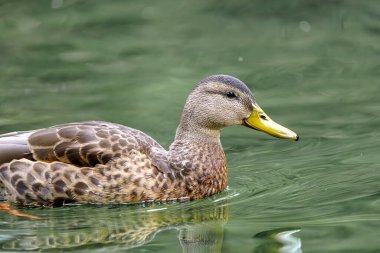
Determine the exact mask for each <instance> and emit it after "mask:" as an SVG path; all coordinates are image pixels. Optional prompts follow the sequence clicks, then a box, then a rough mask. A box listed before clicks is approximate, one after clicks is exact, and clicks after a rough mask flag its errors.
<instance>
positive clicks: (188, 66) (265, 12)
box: [0, 0, 380, 253]
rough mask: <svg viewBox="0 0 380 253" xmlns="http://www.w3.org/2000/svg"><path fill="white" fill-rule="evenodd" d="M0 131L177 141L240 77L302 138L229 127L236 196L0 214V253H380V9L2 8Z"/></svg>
mask: <svg viewBox="0 0 380 253" xmlns="http://www.w3.org/2000/svg"><path fill="white" fill-rule="evenodd" d="M0 17H1V18H0V88H1V93H0V132H1V133H5V132H10V131H16V130H28V129H36V128H41V127H45V126H49V125H54V124H58V123H64V122H72V121H80V120H106V121H112V122H117V123H122V124H125V125H128V126H131V127H134V128H138V129H140V130H143V131H144V132H146V133H148V134H149V135H151V136H152V137H154V138H155V139H156V140H157V141H159V142H160V143H161V144H162V145H163V146H165V147H168V146H169V145H170V143H171V142H172V140H173V137H174V132H175V129H176V126H177V124H178V121H179V117H180V113H181V110H182V106H183V104H184V100H185V99H186V96H187V95H188V93H189V92H190V91H191V89H192V87H193V86H194V85H195V84H196V82H197V81H199V80H200V79H202V78H203V77H205V76H207V75H209V74H215V73H224V74H230V75H234V76H236V77H238V78H240V79H242V80H243V81H244V82H246V83H247V85H248V86H249V87H250V88H251V89H252V90H253V92H254V94H255V95H256V97H257V100H258V102H259V104H260V105H261V107H262V108H263V109H264V110H265V111H266V112H267V113H268V114H269V115H270V116H271V117H272V118H273V119H274V120H276V121H278V122H280V123H282V124H283V125H285V126H287V127H289V128H291V129H292V130H294V131H296V132H297V133H298V134H299V135H300V137H301V140H300V141H299V142H291V141H284V140H277V139H274V138H272V137H270V136H266V135H264V134H262V133H259V132H256V131H253V130H251V129H247V128H243V127H231V128H229V129H225V130H223V133H222V142H223V145H224V148H225V152H226V155H227V157H228V159H229V189H228V190H227V191H226V192H224V193H222V194H220V195H216V196H214V197H211V198H208V199H204V200H200V201H193V202H188V203H174V204H155V205H150V206H141V205H138V206H128V205H125V206H91V205H90V206H87V205H86V206H69V207H62V208H54V209H49V208H35V209H27V210H23V212H25V213H28V214H32V215H37V216H40V217H42V218H43V219H42V220H29V219H26V218H22V217H15V216H10V215H8V214H6V213H4V212H0V251H2V252H14V251H24V250H33V251H39V252H41V251H42V252H70V251H71V252H156V253H158V252H380V240H379V235H380V234H379V231H380V230H379V228H380V198H379V196H380V191H379V190H380V172H379V167H380V166H379V164H380V156H379V151H380V148H379V144H380V142H379V141H380V138H379V137H380V132H379V127H380V116H379V112H380V104H379V101H380V2H379V1H375V0H373V1H353V0H352V1H339V0H335V1H316V0H314V1H297V0H290V1H282V0H276V1H248V0H247V1H220V0H218V1H217V0H215V1H169V0H166V1H74V0H71V1H66V0H65V1H60V0H53V1H0Z"/></svg>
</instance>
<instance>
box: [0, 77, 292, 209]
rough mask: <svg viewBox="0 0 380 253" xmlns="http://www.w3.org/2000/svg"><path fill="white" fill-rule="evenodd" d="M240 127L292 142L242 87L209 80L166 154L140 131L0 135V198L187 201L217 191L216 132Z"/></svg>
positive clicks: (57, 202)
mask: <svg viewBox="0 0 380 253" xmlns="http://www.w3.org/2000/svg"><path fill="white" fill-rule="evenodd" d="M234 125H242V126H245V127H248V128H251V129H254V130H258V131H261V132H264V133H267V134H269V135H272V136H274V137H277V138H282V139H289V140H296V141H297V140H298V139H299V137H298V135H297V134H296V133H295V132H293V131H292V130H290V129H288V128H286V127H284V126H281V125H280V124H278V123H276V122H275V121H273V120H272V119H271V118H270V117H269V116H268V115H267V114H266V113H265V112H264V111H263V110H262V109H261V108H260V106H259V105H258V103H257V101H256V98H255V97H254V95H253V94H252V92H251V91H250V89H249V88H248V87H247V85H246V84H245V83H244V82H243V81H241V80H239V79H237V78H235V77H233V76H229V75H224V74H217V75H211V76H208V77H206V78H204V79H203V80H201V81H200V82H199V83H198V84H196V85H195V87H194V88H193V90H192V91H191V93H190V95H189V96H188V98H187V100H186V102H185V105H184V109H183V112H182V116H181V119H180V122H179V125H178V128H177V130H176V134H175V138H174V141H173V143H172V144H171V145H170V147H169V149H168V150H166V149H165V148H163V147H162V146H161V145H160V144H159V143H158V142H157V141H155V140H154V139H153V138H152V137H150V136H149V135H147V134H145V133H143V132H142V131H140V130H137V129H134V128H131V127H128V126H124V125H121V124H116V123H110V122H104V121H85V122H75V123H67V124H61V125H55V126H51V127H47V128H42V129H37V130H31V131H22V132H12V133H6V134H2V135H0V199H2V200H3V201H6V202H8V203H11V204H15V205H18V206H62V205H65V204H69V203H78V204H80V203H140V202H147V203H148V202H168V201H175V202H177V201H180V202H182V201H189V200H196V199H201V198H205V197H208V196H211V195H214V194H217V193H220V192H222V191H224V190H225V189H226V187H227V184H228V174H227V159H226V155H225V153H224V151H223V147H222V144H221V141H220V135H221V130H222V129H223V128H225V127H228V126H234Z"/></svg>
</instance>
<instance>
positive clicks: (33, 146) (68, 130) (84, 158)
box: [0, 121, 164, 167]
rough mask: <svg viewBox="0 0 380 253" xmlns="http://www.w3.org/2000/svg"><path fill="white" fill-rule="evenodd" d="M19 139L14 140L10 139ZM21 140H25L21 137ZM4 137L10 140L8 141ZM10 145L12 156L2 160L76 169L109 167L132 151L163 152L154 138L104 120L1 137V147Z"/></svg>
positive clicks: (4, 157) (6, 156) (5, 156)
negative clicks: (41, 163)
mask: <svg viewBox="0 0 380 253" xmlns="http://www.w3.org/2000/svg"><path fill="white" fill-rule="evenodd" d="M16 137H17V138H18V139H17V141H16V140H11V138H13V139H15V138H16ZM21 137H22V138H21ZM2 138H8V139H7V140H5V139H3V141H1V140H2ZM2 142H3V145H7V147H8V148H9V149H8V153H10V154H9V155H3V158H2V159H1V157H0V161H1V162H2V163H4V162H6V160H7V159H8V162H9V161H10V160H12V159H19V158H27V159H30V158H31V155H32V156H33V159H34V160H37V161H44V162H53V161H60V162H64V163H68V164H73V165H77V166H80V167H81V166H95V165H96V164H106V163H107V162H109V161H110V160H111V159H117V158H119V157H121V156H127V155H128V153H129V152H131V151H138V152H142V153H149V152H150V150H151V149H152V148H155V149H159V150H160V149H162V150H164V149H163V148H162V147H161V146H160V145H159V144H158V143H157V142H155V141H154V140H153V139H152V138H151V137H149V136H148V135H146V134H144V133H142V132H141V131H138V130H136V129H132V128H129V127H125V126H122V125H118V124H112V123H108V122H101V121H91V122H79V123H70V124H64V125H57V126H53V127H49V128H45V129H40V130H37V131H34V132H27V133H24V135H23V136H20V135H19V136H15V135H3V136H0V146H1V143H2Z"/></svg>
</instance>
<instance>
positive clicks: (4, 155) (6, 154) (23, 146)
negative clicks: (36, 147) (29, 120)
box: [0, 132, 33, 164]
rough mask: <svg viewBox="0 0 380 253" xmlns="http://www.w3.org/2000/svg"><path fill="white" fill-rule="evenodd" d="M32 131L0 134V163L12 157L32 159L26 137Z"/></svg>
mask: <svg viewBox="0 0 380 253" xmlns="http://www.w3.org/2000/svg"><path fill="white" fill-rule="evenodd" d="M32 133H33V132H13V133H7V134H2V135H0V164H3V163H7V162H10V161H12V160H13V159H21V158H26V159H33V156H32V151H31V150H30V148H29V143H28V138H29V136H30V135H31V134H32Z"/></svg>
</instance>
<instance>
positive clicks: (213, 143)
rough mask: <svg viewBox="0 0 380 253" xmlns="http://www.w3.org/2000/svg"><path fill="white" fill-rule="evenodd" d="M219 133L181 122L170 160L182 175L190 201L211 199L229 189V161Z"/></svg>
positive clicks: (218, 131) (171, 149)
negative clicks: (207, 197)
mask: <svg viewBox="0 0 380 253" xmlns="http://www.w3.org/2000/svg"><path fill="white" fill-rule="evenodd" d="M219 137H220V130H212V129H206V128H200V127H199V126H197V127H195V126H194V125H192V124H189V123H188V122H186V124H185V123H184V122H181V124H180V125H179V127H178V129H177V134H176V138H175V140H174V142H173V143H172V145H171V146H170V150H169V160H170V163H171V165H172V166H174V168H176V169H177V170H179V171H181V173H180V174H181V175H182V176H183V179H184V181H185V182H186V187H185V188H186V190H187V192H188V195H189V197H190V198H191V199H196V198H202V197H205V196H210V195H213V194H216V193H219V192H221V191H223V190H224V189H225V188H226V186H227V160H226V157H225V154H224V151H223V148H222V145H221V143H220V138H219Z"/></svg>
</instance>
